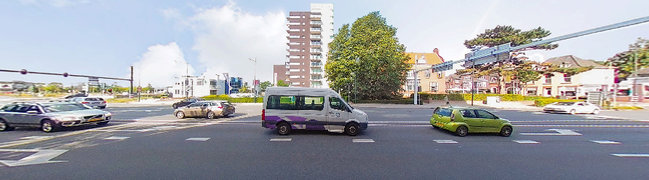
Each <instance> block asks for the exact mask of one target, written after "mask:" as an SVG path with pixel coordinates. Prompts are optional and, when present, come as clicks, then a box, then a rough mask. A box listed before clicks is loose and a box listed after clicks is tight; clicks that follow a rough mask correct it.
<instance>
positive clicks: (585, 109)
mask: <svg viewBox="0 0 649 180" xmlns="http://www.w3.org/2000/svg"><path fill="white" fill-rule="evenodd" d="M599 110H600V109H599V107H597V106H596V105H594V104H591V103H587V102H555V103H552V104H548V105H546V106H545V107H543V112H546V113H570V114H577V113H589V114H598V113H599Z"/></svg>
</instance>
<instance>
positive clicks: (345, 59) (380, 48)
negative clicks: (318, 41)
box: [325, 12, 410, 99]
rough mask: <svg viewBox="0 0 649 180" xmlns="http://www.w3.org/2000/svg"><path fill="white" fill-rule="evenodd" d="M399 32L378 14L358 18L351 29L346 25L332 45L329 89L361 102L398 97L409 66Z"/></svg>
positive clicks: (328, 75)
mask: <svg viewBox="0 0 649 180" xmlns="http://www.w3.org/2000/svg"><path fill="white" fill-rule="evenodd" d="M396 32H397V28H395V27H393V26H391V25H388V24H387V23H386V20H385V18H384V17H382V16H381V15H380V13H379V12H371V13H369V14H368V15H366V16H363V17H361V18H358V19H357V20H356V21H354V23H353V24H352V26H351V27H350V26H349V25H348V24H345V25H343V27H341V28H340V29H339V30H338V34H336V35H335V37H334V39H333V41H332V42H331V43H329V56H328V60H327V64H326V65H325V72H326V73H327V81H328V82H329V86H330V87H331V88H332V89H334V90H336V91H340V92H341V93H343V95H345V96H350V95H355V96H356V97H358V98H360V99H391V98H396V97H399V96H400V94H399V90H401V85H403V83H404V82H405V80H406V72H407V71H408V70H409V69H410V65H409V64H407V63H406V62H407V60H408V58H409V57H408V56H407V55H406V54H405V50H406V47H405V46H404V45H403V44H400V43H399V40H398V38H397V37H396ZM354 86H355V87H354Z"/></svg>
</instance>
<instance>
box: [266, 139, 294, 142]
mask: <svg viewBox="0 0 649 180" xmlns="http://www.w3.org/2000/svg"><path fill="white" fill-rule="evenodd" d="M292 140H293V139H291V138H272V139H270V142H290V141H292Z"/></svg>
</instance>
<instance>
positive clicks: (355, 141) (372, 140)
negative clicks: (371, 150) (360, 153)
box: [352, 139, 374, 143]
mask: <svg viewBox="0 0 649 180" xmlns="http://www.w3.org/2000/svg"><path fill="white" fill-rule="evenodd" d="M352 142H354V143H373V142H374V139H352Z"/></svg>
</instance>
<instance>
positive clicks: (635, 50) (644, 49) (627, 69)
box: [606, 38, 649, 80]
mask: <svg viewBox="0 0 649 180" xmlns="http://www.w3.org/2000/svg"><path fill="white" fill-rule="evenodd" d="M636 62H637V70H640V69H643V68H647V67H649V40H647V39H642V38H638V40H637V41H636V42H635V43H633V44H631V45H629V50H626V51H624V52H621V53H617V54H615V56H613V57H611V58H608V60H607V61H606V65H611V66H614V67H617V68H618V78H620V79H619V80H624V79H626V78H628V77H629V76H631V75H633V73H634V72H635V71H636V69H635V66H636Z"/></svg>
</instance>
